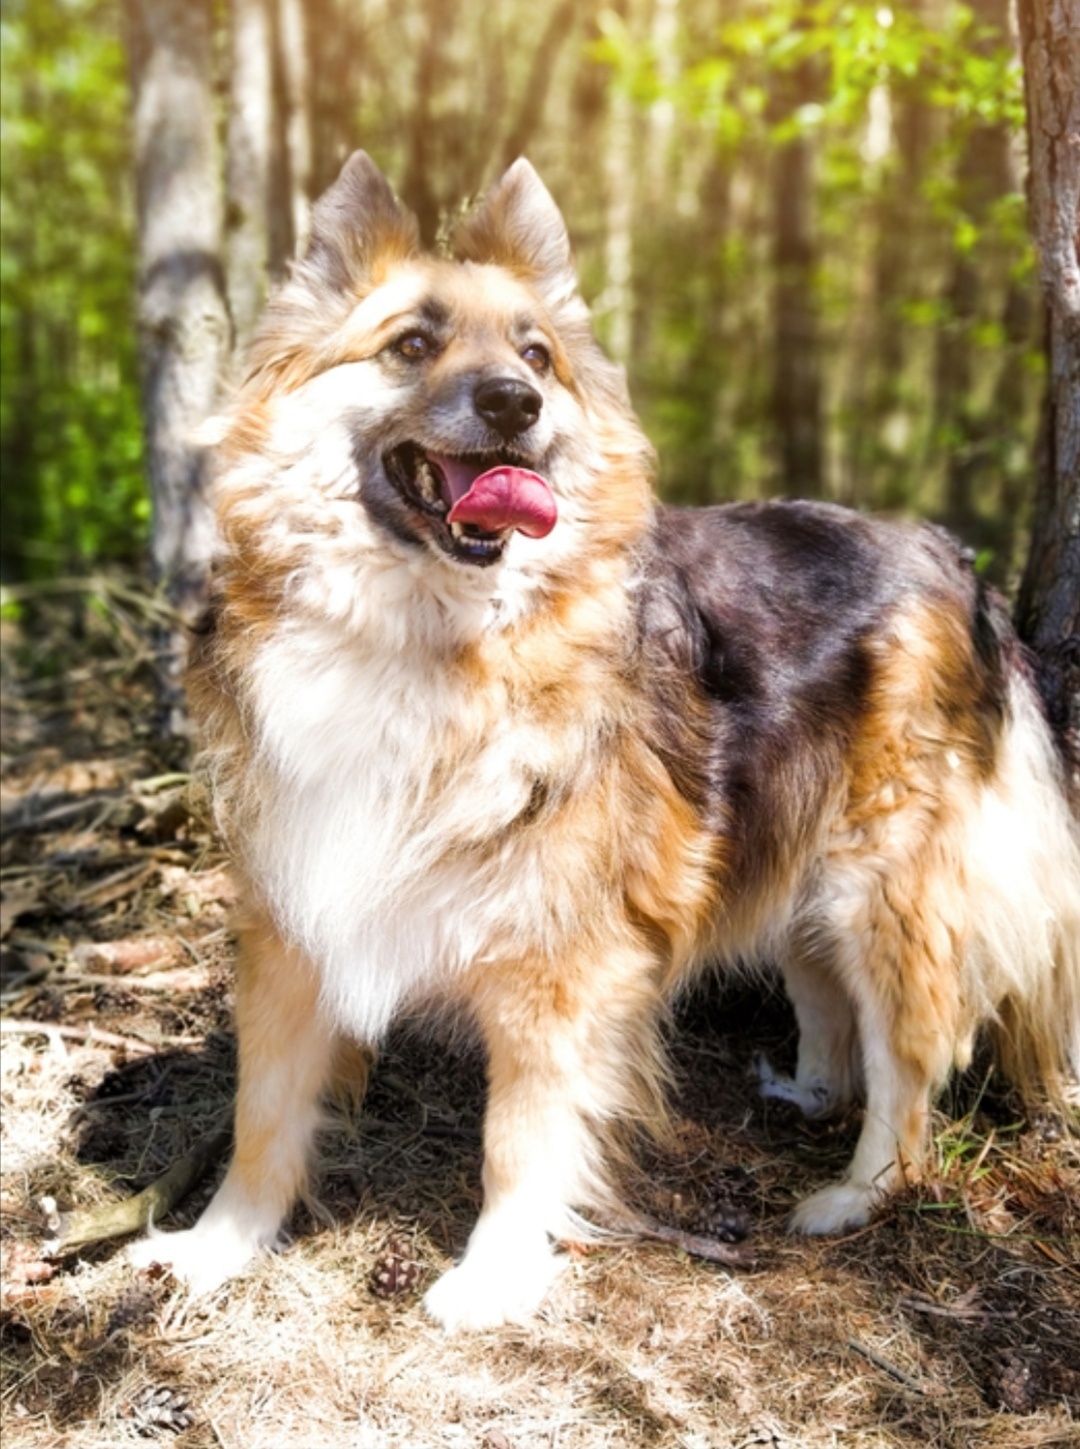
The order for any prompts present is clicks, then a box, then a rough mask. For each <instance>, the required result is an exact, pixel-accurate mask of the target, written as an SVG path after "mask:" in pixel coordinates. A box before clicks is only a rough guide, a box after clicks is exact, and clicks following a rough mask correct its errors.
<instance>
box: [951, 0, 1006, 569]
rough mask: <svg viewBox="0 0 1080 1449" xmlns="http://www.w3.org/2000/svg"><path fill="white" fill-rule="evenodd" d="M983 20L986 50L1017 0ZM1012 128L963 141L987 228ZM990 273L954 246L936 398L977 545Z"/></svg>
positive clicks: (961, 177)
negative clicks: (983, 330)
mask: <svg viewBox="0 0 1080 1449" xmlns="http://www.w3.org/2000/svg"><path fill="white" fill-rule="evenodd" d="M972 10H973V13H974V14H975V16H976V18H977V19H978V20H979V21H980V23H981V26H982V33H981V35H980V37H979V38H978V39H977V40H976V42H975V50H976V54H986V53H989V52H991V51H993V50H994V49H996V48H999V47H1000V46H1002V45H1003V44H1005V43H1006V42H1007V40H1008V33H1009V30H1008V27H1009V0H972ZM1010 147H1011V136H1010V134H1009V130H1008V127H1006V126H1005V125H1004V124H1003V123H1001V122H995V123H992V124H986V123H976V124H974V125H973V126H972V128H971V131H970V133H969V134H968V136H967V137H966V139H965V141H964V144H963V146H962V149H961V152H960V156H959V158H958V161H957V168H956V189H957V195H958V198H959V201H960V204H961V206H962V207H963V208H964V211H965V212H966V214H967V216H968V217H969V218H970V219H971V221H973V222H974V224H975V226H976V227H977V228H978V230H979V233H980V236H985V235H986V233H987V232H988V230H989V229H990V228H991V227H992V224H993V223H992V215H993V207H994V203H995V202H997V201H999V200H1000V199H1001V197H1003V196H1005V195H1007V194H1008V193H1009V192H1010V191H1011V190H1012V186H1013V176H1012V169H1011V164H1010V160H1011V158H1010ZM983 281H984V278H983V277H982V276H980V272H979V269H978V267H977V265H976V261H975V258H974V257H973V256H972V255H971V254H970V253H969V252H967V251H964V250H961V249H960V248H956V247H954V249H953V255H952V258H951V260H950V266H949V274H948V280H947V282H946V286H945V295H944V302H945V319H944V325H943V326H942V328H941V329H940V331H939V333H938V348H937V358H936V367H935V372H936V378H935V387H934V398H935V404H936V414H937V426H938V429H939V430H940V431H941V433H942V434H943V436H944V437H945V439H946V443H947V450H948V464H947V466H946V472H945V518H946V521H947V522H948V524H949V525H950V527H952V528H955V529H957V531H958V532H960V533H962V534H963V535H964V536H965V537H966V538H967V539H968V540H969V541H970V542H972V543H973V544H975V545H977V546H983V545H988V544H992V543H993V542H994V536H993V528H992V526H991V527H989V528H987V527H986V526H985V525H981V523H980V520H979V517H978V510H977V507H976V500H977V499H978V497H979V494H980V491H981V489H982V488H983V487H985V486H986V483H987V481H988V478H987V475H988V474H991V473H992V472H993V471H995V465H996V459H995V456H994V449H993V446H992V441H991V435H992V433H993V430H994V427H995V424H996V422H997V420H996V419H995V418H994V417H992V416H988V415H987V414H986V412H985V411H983V412H982V413H981V414H980V412H979V411H978V410H977V408H976V405H975V403H974V400H973V397H972V391H973V386H974V380H975V375H976V368H977V356H976V353H975V349H974V345H973V341H972V332H973V329H974V326H975V323H976V322H977V320H978V319H979V316H980V310H981V308H982V307H983V306H984V305H985V304H984V301H983V298H982V296H981V293H982V287H983Z"/></svg>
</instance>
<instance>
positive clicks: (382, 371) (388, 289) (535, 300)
mask: <svg viewBox="0 0 1080 1449" xmlns="http://www.w3.org/2000/svg"><path fill="white" fill-rule="evenodd" d="M226 454H227V456H226V478H225V482H226V484H228V481H229V467H230V466H232V468H233V472H234V474H235V473H236V472H237V468H236V465H237V464H238V463H243V464H244V465H245V466H243V467H242V468H240V469H239V476H240V478H241V479H246V480H247V482H246V483H244V482H241V484H240V486H239V487H238V489H236V490H235V492H236V494H237V496H236V499H235V501H236V502H237V503H238V504H240V511H241V512H242V513H243V514H244V515H245V517H246V520H247V522H248V524H250V523H251V522H252V507H253V506H256V507H257V506H258V505H255V500H254V498H253V490H252V483H253V479H254V472H253V470H252V468H251V462H252V457H253V455H258V456H261V458H262V459H263V460H264V462H268V461H271V460H272V461H273V464H274V476H273V477H272V478H271V477H269V470H268V469H261V470H255V471H257V472H259V473H261V474H262V475H263V476H262V481H261V482H260V483H259V484H258V485H257V487H256V491H257V492H258V493H259V495H260V499H261V506H262V508H263V509H264V510H267V511H271V512H273V515H274V528H273V531H274V533H275V535H276V537H277V538H278V539H279V540H280V539H283V537H284V533H285V529H284V526H283V525H284V523H285V519H286V516H287V515H288V514H289V513H290V511H291V512H292V514H294V515H302V519H303V522H302V525H301V526H300V527H299V533H301V534H302V535H303V536H304V537H305V538H306V539H307V540H308V541H309V543H310V544H311V545H312V546H313V547H314V546H316V545H317V536H318V535H319V534H320V533H322V534H327V535H329V534H332V535H333V536H334V537H335V539H336V540H337V546H336V548H335V555H336V556H337V557H338V558H339V559H340V557H341V551H342V539H343V537H344V538H345V539H346V540H347V539H352V540H353V541H354V543H355V544H356V546H357V547H358V548H362V549H363V550H365V551H367V552H370V551H371V549H372V548H378V549H380V550H382V551H384V552H385V551H389V553H390V554H391V555H396V556H399V557H401V558H402V559H403V560H405V561H406V562H411V563H413V564H415V563H416V562H417V561H420V562H423V561H426V562H427V563H432V562H434V563H437V564H438V565H439V567H440V568H442V569H449V570H452V571H455V572H456V573H457V575H458V582H459V583H460V582H461V578H462V576H463V575H466V574H467V575H471V576H473V578H474V579H475V580H476V582H477V584H479V581H480V576H481V575H482V574H487V575H489V581H488V582H487V583H486V584H485V585H484V587H485V588H488V589H489V588H490V587H492V586H494V584H495V580H496V579H497V578H498V577H499V576H500V575H502V574H505V572H506V570H507V569H510V570H511V571H513V570H514V569H515V568H516V569H518V570H525V571H526V572H527V573H528V574H529V575H530V576H531V578H532V580H533V581H534V582H535V581H537V580H539V579H542V578H543V577H545V576H547V577H553V576H555V575H567V574H569V573H572V571H573V570H574V569H575V568H576V567H580V556H581V554H582V552H583V550H585V549H588V548H593V549H595V548H597V547H599V548H604V547H605V546H606V547H608V548H610V547H612V546H625V543H626V541H627V540H628V539H629V538H631V537H632V536H633V534H634V533H635V532H636V531H639V530H640V528H641V527H642V525H643V523H644V520H645V517H646V515H647V507H648V502H647V500H648V486H647V485H648V477H649V460H650V454H649V450H648V447H647V444H646V443H645V442H644V439H643V437H642V435H641V433H640V430H639V428H638V426H637V423H636V421H635V419H634V417H633V414H632V412H631V410H630V407H629V403H628V401H627V398H626V393H625V387H624V383H623V379H622V373H621V369H618V368H616V367H615V366H614V365H613V364H612V363H611V362H609V361H608V359H607V358H606V357H605V356H604V355H603V353H602V352H601V350H600V348H599V347H598V345H597V343H596V342H595V340H594V338H593V335H592V331H591V327H590V322H589V316H588V311H587V308H586V306H585V304H584V302H583V301H582V299H581V297H580V295H579V292H578V287H577V279H576V276H575V272H574V266H573V261H572V257H571V252H570V244H569V240H568V237H567V233H566V228H565V225H564V223H563V219H562V217H561V215H560V213H559V210H558V208H557V206H556V205H555V203H554V201H553V200H552V198H551V196H550V195H549V194H548V192H547V190H546V189H545V188H544V186H543V184H542V182H541V181H540V179H539V177H538V176H537V174H536V172H535V171H534V170H533V168H532V167H531V166H530V165H529V164H528V162H526V161H523V160H522V161H518V162H516V163H515V164H514V165H513V166H512V167H511V168H510V170H509V171H508V172H507V173H506V174H505V175H504V176H503V177H502V179H501V180H500V181H499V182H497V183H496V185H495V186H494V187H493V188H492V190H491V191H490V192H489V193H488V194H487V196H486V197H485V198H484V199H483V200H482V201H481V203H480V204H479V205H478V206H477V207H476V208H475V209H474V210H473V212H472V213H470V214H469V215H468V216H467V217H466V218H465V220H464V222H463V223H462V224H461V226H460V227H459V229H458V231H457V234H456V237H455V238H454V241H453V245H452V253H451V255H448V256H432V255H424V254H422V253H421V252H420V249H419V246H418V242H417V230H416V225H415V222H414V220H413V218H412V217H411V216H410V215H409V213H408V212H406V211H405V210H404V208H403V207H402V206H401V205H400V204H399V203H398V202H397V200H396V199H395V197H394V195H393V193H392V191H391V189H390V187H389V185H388V184H387V182H386V180H385V179H384V178H383V176H382V175H381V174H380V172H379V171H378V170H377V168H376V167H375V166H374V164H373V163H372V162H371V160H370V159H369V158H368V157H367V156H366V155H364V154H363V153H362V152H357V153H356V154H355V155H354V156H353V157H352V158H351V159H350V160H349V161H348V163H347V164H346V166H345V168H344V170H343V171H342V173H341V175H340V177H339V178H338V180H337V181H336V182H335V183H334V185H333V186H332V187H331V188H330V190H329V191H328V192H327V193H326V194H325V195H324V196H323V197H322V198H321V199H320V201H319V202H318V203H317V205H316V207H315V210H314V214H313V222H312V231H311V240H310V242H309V245H308V248H307V251H306V254H305V255H304V257H303V258H302V259H301V261H300V262H299V263H298V264H297V266H296V268H295V269H294V272H293V275H292V277H291V278H290V280H289V281H288V283H287V284H286V285H285V286H284V287H283V288H282V289H281V291H280V292H279V293H278V295H277V296H276V297H275V298H274V299H273V300H272V301H271V303H270V305H269V307H268V309H267V315H266V318H265V319H264V322H263V325H262V327H261V329H260V331H259V333H258V335H257V337H256V339H255V342H254V344H253V346H252V350H251V354H250V362H249V374H248V379H247V382H246V384H245V386H244V388H243V390H242V393H241V397H240V400H239V405H238V408H237V410H236V412H235V414H234V424H233V429H232V433H231V441H230V442H229V443H228V444H227V448H226ZM283 465H284V466H283ZM225 492H226V497H225V502H224V504H223V510H224V511H225V513H226V514H227V512H228V504H229V499H228V492H229V490H228V488H226V490H225ZM268 492H269V494H270V495H271V496H267V493H268ZM350 510H351V512H350ZM226 528H227V531H228V519H227V517H226ZM244 532H245V533H246V534H247V536H248V537H249V538H250V536H251V534H250V529H245V530H244ZM290 552H292V551H291V550H290ZM310 562H311V565H312V566H313V567H314V566H317V560H316V559H315V557H314V556H313V557H312V558H311V560H310ZM294 567H295V560H294ZM492 570H494V572H493V573H491V572H490V571H492ZM413 572H414V573H415V569H414V570H413ZM470 587H471V586H470Z"/></svg>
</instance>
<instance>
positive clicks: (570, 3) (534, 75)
mask: <svg viewBox="0 0 1080 1449" xmlns="http://www.w3.org/2000/svg"><path fill="white" fill-rule="evenodd" d="M577 8H578V3H577V0H562V3H561V4H559V5H557V6H556V7H555V9H554V10H553V11H552V12H551V15H550V17H549V18H548V23H547V25H546V26H545V28H544V32H543V34H542V35H541V37H540V40H539V42H538V43H537V46H536V49H535V50H534V51H533V56H532V63H531V65H530V66H529V74H528V76H527V78H526V81H525V88H524V90H523V91H522V94H521V104H520V106H519V107H518V112H517V115H516V117H515V119H514V122H513V124H512V125H511V127H510V130H509V131H508V133H507V136H506V139H505V140H504V141H503V144H502V151H501V163H502V166H503V168H504V169H505V168H506V167H507V166H510V165H511V164H512V163H513V162H514V161H516V160H517V158H518V157H519V156H523V155H524V154H525V150H526V148H527V147H528V145H529V143H530V142H531V140H532V138H533V136H534V135H535V133H536V131H537V129H538V127H539V125H540V121H541V119H542V117H543V114H544V106H545V104H546V102H547V98H548V91H549V90H550V87H551V78H552V75H553V74H554V71H555V61H556V59H557V57H558V54H559V51H560V50H561V49H562V47H563V46H564V45H565V44H566V41H567V39H568V38H569V36H570V35H571V33H572V31H573V29H574V17H575V13H576V11H577Z"/></svg>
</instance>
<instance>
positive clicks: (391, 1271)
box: [368, 1238, 424, 1298]
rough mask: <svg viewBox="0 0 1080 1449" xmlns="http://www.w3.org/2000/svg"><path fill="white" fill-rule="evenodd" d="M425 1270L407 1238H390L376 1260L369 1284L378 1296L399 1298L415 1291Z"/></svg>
mask: <svg viewBox="0 0 1080 1449" xmlns="http://www.w3.org/2000/svg"><path fill="white" fill-rule="evenodd" d="M423 1272H424V1269H423V1265H422V1264H421V1263H419V1262H417V1260H416V1258H415V1257H414V1256H413V1251H412V1246H411V1244H410V1243H409V1242H408V1241H407V1239H405V1238H389V1239H388V1240H387V1242H386V1244H385V1246H384V1247H383V1250H382V1252H381V1253H380V1254H379V1256H378V1258H376V1260H375V1266H374V1268H373V1269H372V1270H371V1277H370V1278H369V1279H368V1286H369V1287H370V1288H371V1291H372V1293H374V1294H375V1297H376V1298H398V1297H400V1296H401V1294H403V1293H411V1292H412V1291H413V1289H414V1288H415V1287H416V1285H417V1284H418V1283H419V1282H420V1279H421V1277H422V1276H423Z"/></svg>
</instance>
